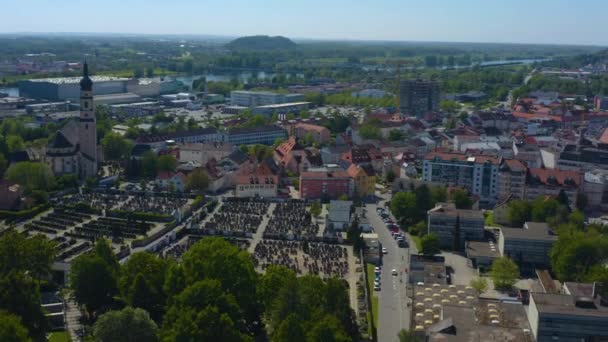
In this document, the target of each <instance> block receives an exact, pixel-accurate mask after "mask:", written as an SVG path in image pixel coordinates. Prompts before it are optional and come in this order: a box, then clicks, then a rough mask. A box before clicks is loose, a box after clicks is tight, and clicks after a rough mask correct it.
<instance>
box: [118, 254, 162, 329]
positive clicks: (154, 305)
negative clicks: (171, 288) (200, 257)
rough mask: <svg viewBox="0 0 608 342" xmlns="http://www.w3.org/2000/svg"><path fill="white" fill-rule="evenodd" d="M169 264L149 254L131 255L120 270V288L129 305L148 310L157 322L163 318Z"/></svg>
mask: <svg viewBox="0 0 608 342" xmlns="http://www.w3.org/2000/svg"><path fill="white" fill-rule="evenodd" d="M168 268H169V262H168V261H167V260H163V259H161V258H159V257H158V256H156V255H153V254H150V253H148V252H139V253H135V254H133V255H131V257H129V260H127V262H126V263H124V264H123V265H122V267H121V269H120V278H119V280H118V287H119V289H120V293H121V295H122V297H123V298H124V299H125V301H126V302H127V304H128V305H130V306H133V307H138V308H142V309H144V310H146V311H147V312H149V313H150V315H151V316H152V317H153V318H154V319H155V320H160V317H161V316H162V313H163V310H164V306H165V301H166V296H165V293H164V290H163V286H164V284H165V275H166V274H167V270H168Z"/></svg>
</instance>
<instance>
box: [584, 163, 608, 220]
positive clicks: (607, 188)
mask: <svg viewBox="0 0 608 342" xmlns="http://www.w3.org/2000/svg"><path fill="white" fill-rule="evenodd" d="M583 194H585V196H586V197H587V208H590V209H601V210H602V211H603V210H606V209H608V171H607V170H605V169H594V170H591V171H588V172H585V176H584V183H583Z"/></svg>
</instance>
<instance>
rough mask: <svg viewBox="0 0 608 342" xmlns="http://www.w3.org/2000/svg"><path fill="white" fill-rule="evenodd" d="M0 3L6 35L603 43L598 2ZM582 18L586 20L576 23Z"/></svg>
mask: <svg viewBox="0 0 608 342" xmlns="http://www.w3.org/2000/svg"><path fill="white" fill-rule="evenodd" d="M27 3H28V4H27V6H24V4H23V2H16V1H15V2H9V3H7V4H4V5H3V9H4V13H10V15H5V16H4V17H3V20H2V21H0V32H1V33H4V34H20V33H23V34H47V33H48V34H53V33H57V34H62V33H63V34H68V33H78V34H80V33H82V34H128V35H140V34H141V35H145V34H151V35H168V36H179V35H184V36H186V35H188V36H216V37H239V36H250V35H271V36H276V35H281V36H285V37H289V38H291V39H294V40H329V41H336V40H340V41H345V40H346V41H348V40H350V41H380V42H382V41H385V42H438V43H439V42H443V43H509V44H548V45H596V46H598V45H599V46H606V45H608V35H607V34H606V33H608V30H605V29H600V28H601V27H602V25H601V23H603V20H604V18H603V16H604V13H606V11H608V3H606V2H603V1H601V0H579V1H577V2H576V3H575V5H576V6H575V5H574V4H573V2H572V1H569V0H537V1H534V2H533V3H530V2H528V1H525V0H512V1H509V2H508V3H504V4H503V3H488V2H487V1H482V0H461V1H458V2H454V1H447V0H427V1H425V2H418V1H416V2H414V1H410V0H404V1H398V0H380V1H377V2H375V3H367V2H365V3H363V2H353V1H347V0H333V1H321V0H309V1H306V2H304V1H293V2H290V3H284V2H282V1H278V0H264V1H258V2H256V3H253V4H252V3H250V2H248V1H246V0H225V1H222V2H221V3H218V2H207V1H195V0H178V1H174V2H167V1H163V0H149V1H143V0H132V1H129V2H125V1H119V0H106V1H104V2H103V3H89V2H85V3H80V2H74V1H70V0H56V1H53V2H48V1H44V0H29V1H27ZM581 19H584V20H581Z"/></svg>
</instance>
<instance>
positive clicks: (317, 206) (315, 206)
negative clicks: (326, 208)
mask: <svg viewBox="0 0 608 342" xmlns="http://www.w3.org/2000/svg"><path fill="white" fill-rule="evenodd" d="M322 210H323V207H321V203H319V202H317V201H314V202H312V204H311V205H310V213H311V214H312V216H313V217H318V216H319V215H321V211H322Z"/></svg>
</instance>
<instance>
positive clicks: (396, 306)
mask: <svg viewBox="0 0 608 342" xmlns="http://www.w3.org/2000/svg"><path fill="white" fill-rule="evenodd" d="M377 207H384V200H382V201H380V202H379V204H378V205H375V204H368V205H367V206H366V209H367V213H368V217H369V220H370V223H371V224H372V226H373V227H374V230H375V232H376V233H377V234H378V240H379V241H380V243H382V246H383V247H385V248H386V249H387V251H388V253H387V254H385V255H384V258H383V265H382V276H381V290H380V291H377V292H375V294H376V295H377V296H378V305H379V308H378V316H379V317H378V341H381V342H389V341H390V342H393V341H396V340H397V334H398V333H399V330H401V329H408V328H409V322H410V308H409V307H407V301H408V298H407V295H406V285H407V276H406V273H405V269H406V268H407V267H408V264H409V248H399V247H398V246H397V242H396V241H395V239H393V237H392V236H391V233H390V231H389V230H388V229H386V227H385V225H384V222H383V221H382V218H381V217H380V215H379V214H378V213H377V212H376V208H377ZM391 217H392V215H391ZM393 220H394V218H393ZM408 240H409V239H408ZM408 243H409V244H410V246H412V243H411V241H408ZM414 248H415V246H414ZM392 269H396V270H397V271H398V272H399V275H397V276H393V275H392V274H391V270H392Z"/></svg>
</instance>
